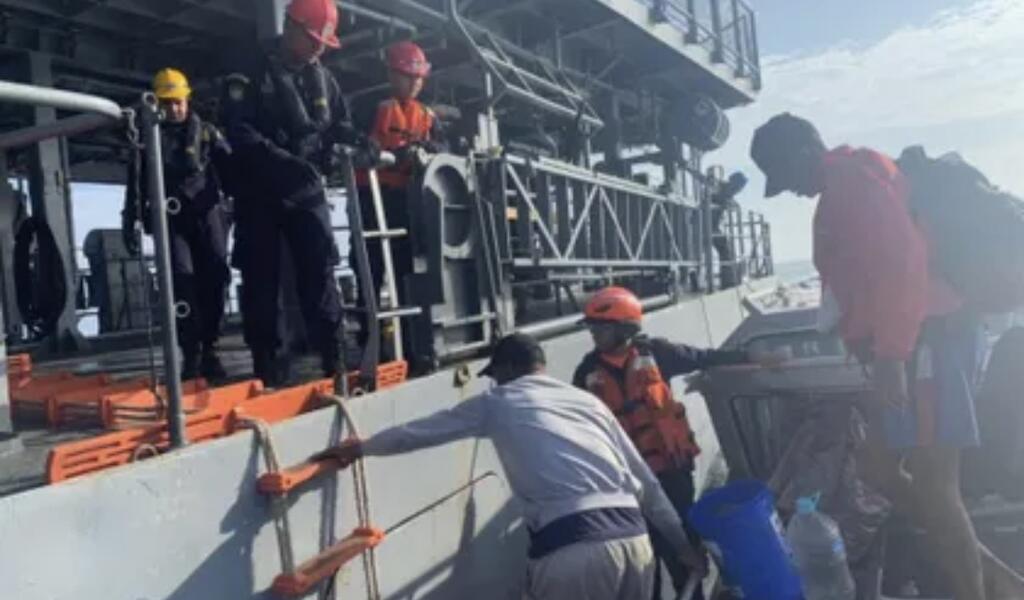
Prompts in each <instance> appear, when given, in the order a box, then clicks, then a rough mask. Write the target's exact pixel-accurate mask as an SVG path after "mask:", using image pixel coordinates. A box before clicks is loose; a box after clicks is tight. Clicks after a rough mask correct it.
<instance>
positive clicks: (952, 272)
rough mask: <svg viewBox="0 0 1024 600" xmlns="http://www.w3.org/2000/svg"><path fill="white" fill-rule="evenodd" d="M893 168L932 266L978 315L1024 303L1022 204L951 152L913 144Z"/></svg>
mask: <svg viewBox="0 0 1024 600" xmlns="http://www.w3.org/2000/svg"><path fill="white" fill-rule="evenodd" d="M896 164H897V165H898V166H899V168H900V171H902V172H903V174H904V176H905V177H906V178H907V181H908V183H909V185H910V210H911V212H912V213H913V216H914V219H915V221H916V222H917V223H918V225H920V226H921V227H922V229H923V230H924V231H925V232H927V234H928V236H929V239H930V240H931V242H932V247H931V251H932V266H933V268H935V269H936V270H937V271H938V272H939V274H941V275H942V276H943V277H944V278H945V279H946V280H947V281H948V282H949V283H950V284H951V285H952V286H953V288H954V289H956V291H957V292H958V293H959V294H960V295H961V296H962V297H963V298H964V300H965V301H966V302H967V305H968V306H969V307H970V308H972V309H974V310H976V311H977V312H979V313H1004V312H1009V311H1012V310H1015V309H1017V308H1018V307H1020V306H1022V305H1024V201H1021V199H1020V198H1017V197H1015V196H1013V195H1012V194H1009V193H1007V192H1004V191H1002V190H1000V189H999V188H997V187H996V186H994V185H992V183H991V182H989V180H988V179H987V178H986V177H985V175H984V174H982V172H981V171H979V170H978V169H977V168H975V167H974V166H972V165H970V164H969V163H967V161H965V160H964V159H963V158H962V157H961V156H960V155H959V154H956V153H950V154H945V155H943V156H940V157H938V158H930V157H929V156H928V155H927V154H926V153H925V151H924V148H922V147H921V146H912V147H910V148H907V149H906V150H904V151H903V154H901V155H900V158H899V159H898V160H897V161H896Z"/></svg>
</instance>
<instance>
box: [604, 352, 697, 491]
mask: <svg viewBox="0 0 1024 600" xmlns="http://www.w3.org/2000/svg"><path fill="white" fill-rule="evenodd" d="M586 386H587V389H588V390H589V391H590V392H591V393H592V394H594V395H595V396H597V397H598V398H600V399H601V400H602V401H604V403H605V404H606V405H607V406H608V408H609V409H611V411H612V413H613V414H614V415H615V417H616V418H617V419H618V420H619V423H620V424H621V425H622V428H623V429H625V430H626V433H627V434H628V435H629V437H630V439H631V440H633V444H634V445H635V446H636V448H637V450H638V451H639V452H640V454H641V455H642V456H643V457H644V459H645V460H646V461H647V464H648V466H650V467H651V470H652V471H654V472H655V473H659V472H662V471H665V470H667V469H670V468H673V467H679V466H683V465H686V464H689V463H691V462H692V461H693V459H694V457H696V456H697V455H698V454H700V447H699V446H698V445H697V442H696V439H695V437H694V435H693V430H691V429H690V423H689V421H688V420H687V419H686V408H685V407H684V406H683V405H682V404H680V403H679V402H676V401H675V399H674V398H673V396H672V388H671V387H670V386H669V385H668V383H667V382H666V381H665V380H664V379H663V378H662V376H661V371H660V370H659V369H658V365H657V363H655V361H654V356H652V355H651V353H650V351H648V350H646V349H640V348H637V347H636V346H632V347H630V349H629V352H628V353H627V354H626V355H625V356H624V357H611V356H606V355H601V356H599V357H598V359H597V360H596V361H595V368H594V370H593V371H592V372H591V373H590V374H588V375H587V379H586Z"/></svg>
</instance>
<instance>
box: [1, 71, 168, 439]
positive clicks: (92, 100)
mask: <svg viewBox="0 0 1024 600" xmlns="http://www.w3.org/2000/svg"><path fill="white" fill-rule="evenodd" d="M3 102H8V103H13V104H24V105H28V106H36V107H40V106H41V107H49V108H55V109H60V110H67V111H75V112H84V113H90V114H85V115H79V116H77V117H71V118H68V119H63V120H60V121H55V122H51V123H46V124H43V125H39V126H35V127H28V128H25V129H20V130H18V131H14V132H12V133H10V134H7V135H6V136H4V137H3V138H0V142H4V143H7V144H8V146H0V147H13V146H14V145H24V144H30V143H36V142H40V141H43V140H45V139H51V138H54V137H60V136H63V135H69V134H71V133H83V132H85V131H89V130H90V129H93V128H98V127H102V126H104V125H111V124H114V123H117V122H123V123H124V125H125V126H126V128H127V129H128V130H129V131H132V130H134V131H138V130H137V129H134V128H135V127H136V125H137V124H136V122H135V119H136V112H135V111H134V110H131V109H123V108H122V107H121V106H120V105H118V104H117V103H116V102H113V101H112V100H109V99H107V98H102V97H100V96H93V95H90V94H81V93H78V92H69V91H65V90H58V89H54V88H49V87H42V86H37V85H28V84H23V83H14V82H12V81H0V103H3ZM97 117H98V118H97ZM138 117H139V121H140V123H141V124H142V125H143V127H142V132H141V133H142V142H143V155H144V158H145V160H146V166H147V173H148V180H147V181H146V182H145V183H146V185H147V192H148V196H149V198H150V202H151V204H152V222H153V224H154V227H153V237H154V241H155V247H156V264H157V281H158V283H159V289H160V312H161V314H162V316H163V319H164V324H165V326H164V327H162V328H161V336H162V337H163V346H164V353H163V355H164V375H165V378H166V380H167V381H166V385H167V391H168V393H167V395H168V398H167V425H168V430H169V433H170V438H171V445H172V446H173V447H175V448H177V447H180V446H183V445H185V444H186V443H187V442H188V440H187V437H186V432H185V415H184V412H183V411H182V404H181V396H182V390H181V364H180V363H179V361H178V335H177V331H176V328H175V327H174V326H173V325H174V323H175V320H176V317H175V303H174V288H173V283H172V278H171V258H170V247H169V245H168V237H169V236H168V228H167V199H166V197H165V195H164V182H163V160H162V158H161V156H160V113H159V106H158V102H157V100H156V98H155V97H154V96H153V95H152V94H144V95H143V97H142V102H141V105H140V109H139V113H138ZM132 141H133V142H138V140H137V139H133V140H132ZM70 250H71V251H72V252H74V249H73V248H71V249H70Z"/></svg>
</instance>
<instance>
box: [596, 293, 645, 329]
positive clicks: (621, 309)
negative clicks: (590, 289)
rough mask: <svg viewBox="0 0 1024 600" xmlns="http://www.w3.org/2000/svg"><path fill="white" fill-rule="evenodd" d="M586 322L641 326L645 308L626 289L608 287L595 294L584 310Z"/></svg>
mask: <svg viewBox="0 0 1024 600" xmlns="http://www.w3.org/2000/svg"><path fill="white" fill-rule="evenodd" d="M583 314H584V319H583V320H584V321H585V322H588V323H593V322H595V321H596V322H601V321H610V322H615V323H634V324H636V325H639V324H640V320H641V319H642V318H643V316H644V308H643V306H642V305H641V304H640V300H639V299H638V298H637V297H636V295H634V294H633V292H631V291H629V290H627V289H626V288H624V287H617V286H612V287H606V288H604V289H603V290H601V291H600V292H598V293H596V294H594V295H593V296H592V297H591V298H590V301H589V302H587V306H586V307H585V308H584V309H583Z"/></svg>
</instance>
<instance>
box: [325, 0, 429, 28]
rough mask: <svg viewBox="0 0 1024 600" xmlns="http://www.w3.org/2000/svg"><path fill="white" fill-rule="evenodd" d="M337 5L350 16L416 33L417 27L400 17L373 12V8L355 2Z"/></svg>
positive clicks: (344, 2) (343, 2)
mask: <svg viewBox="0 0 1024 600" xmlns="http://www.w3.org/2000/svg"><path fill="white" fill-rule="evenodd" d="M337 4H338V6H339V7H341V8H342V9H343V10H344V11H346V12H348V13H349V14H353V15H357V16H360V17H366V18H367V19H370V20H372V21H377V22H378V23H383V24H385V25H389V26H391V27H395V28H396V29H404V30H405V31H408V32H410V33H416V26H415V25H413V24H412V23H410V22H408V21H405V20H403V19H399V18H398V17H394V16H391V15H388V14H385V13H382V12H380V11H376V10H373V9H372V8H366V7H365V6H362V5H360V4H356V3H354V2H346V1H344V0H342V1H340V2H338V3H337Z"/></svg>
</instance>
